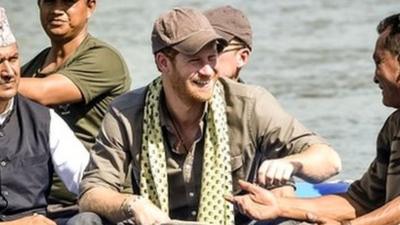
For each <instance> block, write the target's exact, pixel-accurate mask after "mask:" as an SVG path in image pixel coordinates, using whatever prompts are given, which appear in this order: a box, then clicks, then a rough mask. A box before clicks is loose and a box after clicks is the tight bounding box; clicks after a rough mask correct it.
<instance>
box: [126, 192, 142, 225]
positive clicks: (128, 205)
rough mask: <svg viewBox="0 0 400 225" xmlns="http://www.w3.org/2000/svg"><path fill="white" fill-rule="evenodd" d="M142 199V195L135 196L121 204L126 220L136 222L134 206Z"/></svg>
mask: <svg viewBox="0 0 400 225" xmlns="http://www.w3.org/2000/svg"><path fill="white" fill-rule="evenodd" d="M140 199H142V197H141V196H140V195H133V196H129V197H127V198H125V200H124V201H123V202H122V204H121V211H122V212H123V214H124V216H125V218H127V219H129V218H130V219H133V220H134V217H135V214H134V211H133V205H134V203H135V202H137V201H138V200H140Z"/></svg>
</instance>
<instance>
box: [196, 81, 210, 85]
mask: <svg viewBox="0 0 400 225" xmlns="http://www.w3.org/2000/svg"><path fill="white" fill-rule="evenodd" d="M193 82H194V83H196V84H197V85H200V86H206V85H207V84H209V83H210V80H206V81H201V80H195V81H193Z"/></svg>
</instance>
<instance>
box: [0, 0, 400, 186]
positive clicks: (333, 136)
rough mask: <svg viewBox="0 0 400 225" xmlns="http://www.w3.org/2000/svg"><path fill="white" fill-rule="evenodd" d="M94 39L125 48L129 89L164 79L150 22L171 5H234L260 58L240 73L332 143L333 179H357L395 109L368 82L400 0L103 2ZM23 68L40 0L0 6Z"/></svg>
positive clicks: (36, 33)
mask: <svg viewBox="0 0 400 225" xmlns="http://www.w3.org/2000/svg"><path fill="white" fill-rule="evenodd" d="M97 2H98V3H97V9H96V13H95V14H94V16H93V17H92V19H91V23H90V32H91V33H92V34H93V35H94V36H96V37H98V38H100V39H103V40H105V41H107V42H109V43H110V44H112V45H113V46H114V47H116V48H117V49H119V51H120V52H121V53H122V55H123V56H124V58H125V59H126V61H127V64H128V66H129V69H130V72H131V74H132V80H133V83H132V88H137V87H140V86H143V85H145V84H146V83H148V82H149V81H151V80H152V79H153V78H154V77H155V76H156V75H157V74H158V73H157V71H156V68H155V66H154V63H153V58H152V54H151V47H150V46H151V45H150V33H151V29H152V23H153V21H154V20H155V19H156V18H157V16H158V15H159V14H160V13H162V12H164V11H166V10H168V9H170V8H171V7H174V6H191V7H198V8H200V9H203V10H205V9H209V8H212V7H214V6H220V5H224V4H231V5H232V6H235V7H237V8H240V9H241V10H243V11H244V12H245V13H246V15H247V16H248V17H249V20H250V22H251V24H252V26H253V33H254V40H253V43H254V51H253V53H252V55H251V60H250V63H249V65H248V66H247V67H246V68H245V69H244V70H243V71H242V77H243V79H244V80H246V81H247V82H248V83H251V84H257V85H261V86H263V87H265V88H267V89H269V90H270V91H271V92H272V93H273V94H274V95H275V96H276V97H277V98H278V99H279V101H280V102H281V104H282V105H283V106H284V108H285V109H286V110H287V111H288V112H290V113H291V114H292V115H294V116H295V117H297V118H298V119H299V120H300V121H301V122H302V123H304V124H305V125H306V126H307V127H309V128H310V129H311V130H313V131H315V132H317V133H319V134H320V135H322V136H323V137H324V138H326V139H327V140H328V141H329V143H330V144H331V145H332V146H333V147H334V148H335V149H336V150H337V151H338V152H339V154H340V155H341V157H342V160H343V172H342V173H341V174H340V175H338V176H337V177H336V178H334V179H356V178H358V177H360V176H361V174H362V173H363V172H364V171H365V170H366V169H367V167H368V165H369V163H370V162H371V160H372V159H373V157H374V155H375V142H376V136H377V134H378V132H379V129H380V128H381V126H382V124H383V122H384V121H385V119H386V117H387V116H388V115H389V114H390V113H391V112H393V111H394V109H389V108H386V107H384V106H383V105H382V103H381V94H380V90H379V89H378V87H377V85H376V84H374V83H373V82H372V78H373V72H374V63H373V61H372V52H373V47H374V44H375V40H376V37H377V34H376V31H375V28H376V25H377V23H378V22H379V21H380V20H381V19H383V18H384V17H386V16H388V15H390V14H392V13H396V12H398V11H396V9H397V10H399V3H398V1H396V0H352V1H351V0H336V1H328V0H319V1H318V0H280V1H266V0H229V1H217V0H185V1H183V0H180V1H178V0H175V1H174V0H169V1H161V0H150V1H134V0H98V1H97ZM0 6H2V7H5V8H6V10H7V15H8V17H9V20H10V23H11V26H12V29H13V31H14V34H15V36H16V37H17V39H18V42H19V45H20V50H21V55H22V58H23V59H22V61H23V62H26V61H28V60H29V59H30V58H32V57H33V56H34V55H36V54H37V53H38V52H39V51H40V50H41V49H42V48H44V47H46V46H48V39H47V38H46V36H45V34H44V32H43V31H42V29H41V26H40V23H39V17H38V9H37V5H36V0H0Z"/></svg>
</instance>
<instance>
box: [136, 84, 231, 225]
mask: <svg viewBox="0 0 400 225" xmlns="http://www.w3.org/2000/svg"><path fill="white" fill-rule="evenodd" d="M161 89H162V82H161V78H160V77H159V78H157V79H155V80H154V81H153V82H152V83H151V84H150V85H149V90H148V92H147V95H146V102H145V109H144V120H143V136H142V153H141V171H140V191H141V195H142V196H144V197H146V198H148V199H150V200H151V201H152V202H153V203H154V204H155V205H157V206H158V207H160V208H161V210H162V211H164V212H165V213H167V214H168V177H167V176H168V175H167V165H166V158H165V150H164V144H163V136H162V132H161V126H160V112H159V104H160V93H161ZM203 157H204V159H203V171H202V178H201V197H200V206H199V212H198V216H197V221H200V222H206V223H209V224H215V225H233V224H234V218H233V206H232V205H231V204H230V203H228V202H226V201H225V200H224V197H223V196H224V195H230V194H232V175H231V165H230V155H229V145H228V127H227V121H226V113H225V97H224V90H223V87H222V84H221V83H220V82H219V81H217V83H216V85H215V87H214V94H213V96H212V98H211V100H210V101H209V107H208V113H207V130H206V133H205V144H204V156H203Z"/></svg>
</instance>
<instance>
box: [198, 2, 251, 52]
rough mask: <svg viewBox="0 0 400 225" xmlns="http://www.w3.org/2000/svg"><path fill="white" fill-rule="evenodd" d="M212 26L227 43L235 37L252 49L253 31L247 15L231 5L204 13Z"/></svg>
mask: <svg viewBox="0 0 400 225" xmlns="http://www.w3.org/2000/svg"><path fill="white" fill-rule="evenodd" d="M204 15H205V16H206V17H207V19H208V20H209V21H210V23H211V25H212V26H213V27H214V29H215V30H216V31H217V33H218V34H219V35H221V36H222V37H223V38H224V39H225V40H226V41H228V42H229V41H231V40H232V39H233V38H234V37H236V38H238V39H240V40H241V41H242V42H244V43H245V44H246V45H247V47H249V48H250V49H251V48H252V35H253V33H252V30H251V25H250V22H249V20H248V19H247V17H246V15H244V13H243V12H242V11H240V10H239V9H236V8H234V7H232V6H230V5H225V6H221V7H218V8H214V9H210V10H207V11H205V12H204Z"/></svg>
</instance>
